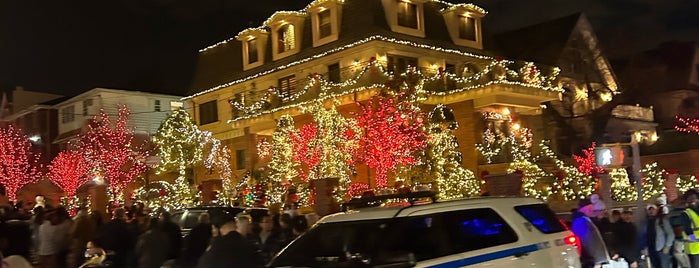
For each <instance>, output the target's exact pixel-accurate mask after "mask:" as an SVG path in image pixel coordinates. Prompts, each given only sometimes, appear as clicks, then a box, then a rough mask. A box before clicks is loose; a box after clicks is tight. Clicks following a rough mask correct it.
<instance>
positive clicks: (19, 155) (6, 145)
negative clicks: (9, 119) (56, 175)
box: [0, 125, 41, 200]
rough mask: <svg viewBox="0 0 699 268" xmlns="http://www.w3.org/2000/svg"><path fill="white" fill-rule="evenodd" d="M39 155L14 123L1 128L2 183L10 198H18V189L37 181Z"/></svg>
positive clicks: (0, 167) (0, 175) (0, 178)
mask: <svg viewBox="0 0 699 268" xmlns="http://www.w3.org/2000/svg"><path fill="white" fill-rule="evenodd" d="M38 159H39V155H38V154H37V153H34V151H33V150H32V144H31V142H30V141H29V138H28V137H27V136H26V135H24V134H22V132H21V131H20V130H19V129H15V128H14V127H13V126H12V125H10V126H8V127H7V128H0V183H1V184H2V185H3V186H4V187H5V195H6V196H7V198H8V199H10V200H15V199H16V198H17V190H19V189H20V188H22V187H23V186H24V185H27V184H28V183H32V182H35V181H36V180H37V179H38V178H39V177H40V176H41V173H40V172H39V170H38V163H37V161H38Z"/></svg>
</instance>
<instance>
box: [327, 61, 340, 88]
mask: <svg viewBox="0 0 699 268" xmlns="http://www.w3.org/2000/svg"><path fill="white" fill-rule="evenodd" d="M328 81H330V82H333V83H340V64H339V63H333V64H330V65H328Z"/></svg>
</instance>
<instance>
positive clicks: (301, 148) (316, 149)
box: [290, 124, 323, 181]
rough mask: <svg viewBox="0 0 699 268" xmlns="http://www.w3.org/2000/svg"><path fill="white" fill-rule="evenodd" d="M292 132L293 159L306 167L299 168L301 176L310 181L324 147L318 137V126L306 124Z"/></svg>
mask: <svg viewBox="0 0 699 268" xmlns="http://www.w3.org/2000/svg"><path fill="white" fill-rule="evenodd" d="M290 134H291V148H292V149H291V150H292V152H293V153H292V154H293V159H294V161H295V162H296V163H300V164H301V165H302V167H303V168H304V169H305V170H304V169H300V170H298V173H299V177H300V178H301V179H302V180H304V181H308V178H309V176H310V173H311V171H312V170H314V169H315V168H316V166H318V164H319V163H320V160H321V156H322V155H321V153H322V149H323V148H322V146H321V144H318V140H317V138H316V136H317V135H318V128H317V127H316V125H315V124H306V125H303V126H302V127H301V129H299V130H295V131H293V132H291V133H290Z"/></svg>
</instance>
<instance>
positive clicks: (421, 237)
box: [268, 196, 580, 268]
mask: <svg viewBox="0 0 699 268" xmlns="http://www.w3.org/2000/svg"><path fill="white" fill-rule="evenodd" d="M392 198H394V199H395V196H392ZM371 201H372V202H375V201H376V200H375V198H374V199H372V200H371ZM423 203H424V202H423ZM577 246H578V244H577V238H576V237H575V235H573V233H572V232H570V231H569V230H568V229H567V227H566V226H565V225H564V224H563V223H561V221H560V220H559V219H558V218H557V217H556V215H555V214H554V213H553V212H552V211H551V210H550V209H549V208H548V206H547V205H546V204H544V203H542V202H541V201H540V200H537V199H533V198H514V197H513V198H510V197H488V198H476V199H464V200H456V201H444V202H428V203H426V204H419V205H418V204H417V203H416V202H409V203H407V205H403V206H381V207H369V208H359V209H352V210H349V211H346V212H341V213H337V214H333V215H329V216H326V217H324V218H322V219H321V220H320V221H319V222H318V223H317V224H316V225H314V226H313V227H312V228H311V229H310V230H308V231H307V232H306V233H304V234H303V235H301V236H300V237H298V238H297V239H296V240H294V241H293V242H292V243H291V244H289V245H288V246H287V247H286V248H284V249H283V250H282V251H281V252H280V253H278V254H277V255H276V256H275V257H274V258H273V259H272V261H271V262H270V263H269V264H268V266H269V267H462V266H468V267H565V268H568V267H580V260H579V253H578V248H577Z"/></svg>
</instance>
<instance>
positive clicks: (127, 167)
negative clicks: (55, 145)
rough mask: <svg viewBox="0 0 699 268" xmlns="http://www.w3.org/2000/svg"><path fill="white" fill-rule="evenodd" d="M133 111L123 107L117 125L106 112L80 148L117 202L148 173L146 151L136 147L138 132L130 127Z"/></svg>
mask: <svg viewBox="0 0 699 268" xmlns="http://www.w3.org/2000/svg"><path fill="white" fill-rule="evenodd" d="M129 114H130V113H129V110H128V108H126V106H122V107H120V108H119V114H118V116H117V119H116V122H114V124H112V118H111V117H110V116H109V115H107V113H106V112H105V111H104V109H102V110H100V112H99V114H97V115H96V116H95V117H94V118H93V119H92V121H91V122H90V123H89V124H88V130H87V131H86V132H85V133H83V134H81V135H80V136H79V140H78V144H77V148H78V150H79V151H81V152H82V154H83V155H84V156H85V159H86V161H87V162H88V163H89V164H90V165H91V166H92V167H93V170H92V171H93V172H94V173H95V174H98V175H100V176H101V177H102V178H103V179H105V180H107V181H108V182H109V188H110V191H111V194H112V197H113V201H115V202H116V201H117V200H118V199H119V196H120V195H121V194H122V193H123V190H124V189H125V188H126V187H127V185H128V184H129V183H131V181H133V180H134V179H135V178H136V177H137V176H139V175H141V174H143V172H144V171H145V170H146V164H145V163H144V161H142V160H143V159H145V158H146V152H145V151H144V150H141V149H140V148H137V147H136V146H135V145H134V144H133V139H134V133H133V131H132V130H131V129H129V128H128V127H127V123H128V120H129Z"/></svg>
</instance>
